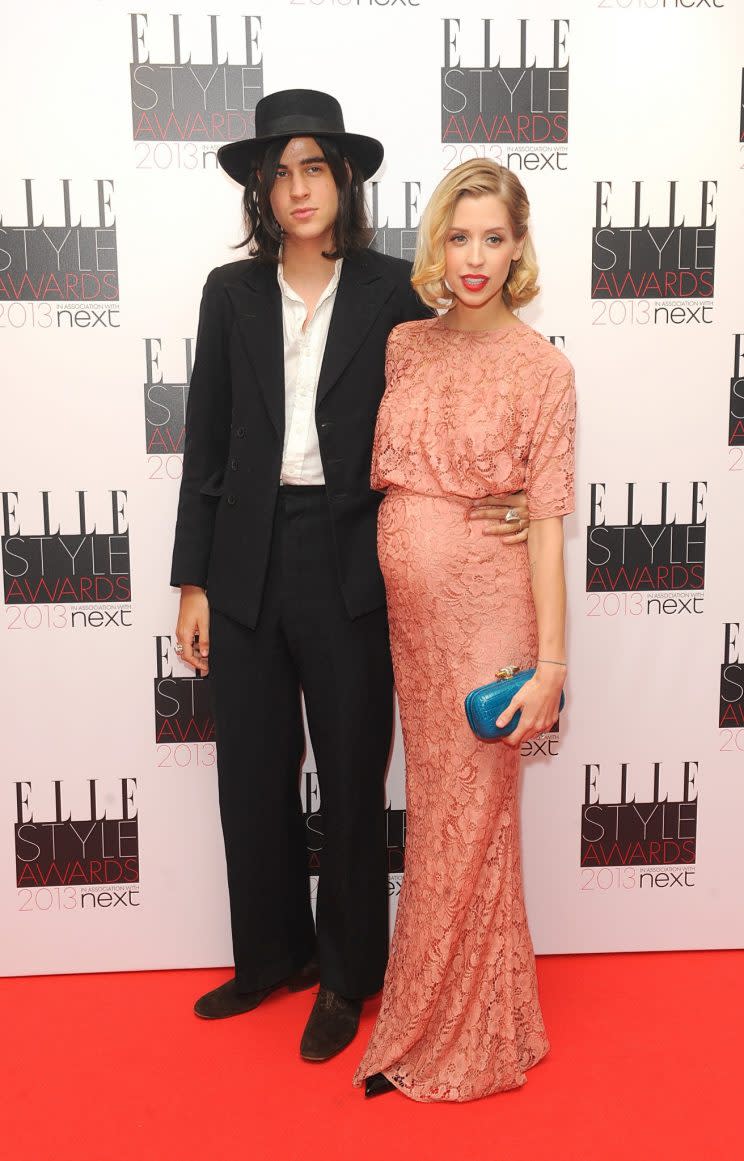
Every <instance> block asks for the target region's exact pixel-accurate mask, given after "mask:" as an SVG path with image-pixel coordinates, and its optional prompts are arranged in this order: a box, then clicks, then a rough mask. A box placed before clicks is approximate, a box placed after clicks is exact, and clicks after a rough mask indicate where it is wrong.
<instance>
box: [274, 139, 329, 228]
mask: <svg viewBox="0 0 744 1161" xmlns="http://www.w3.org/2000/svg"><path fill="white" fill-rule="evenodd" d="M269 201H270V202H271V208H272V210H273V211H274V217H275V218H276V220H277V222H278V223H279V225H280V226H281V228H282V230H283V231H284V234H285V236H286V237H287V238H290V239H292V240H293V241H296V242H312V241H317V240H319V239H328V238H329V236H331V233H332V230H333V223H334V222H335V221H336V215H337V214H338V190H337V189H336V182H335V181H334V179H333V174H332V173H331V169H330V166H329V165H328V162H327V161H326V159H325V157H324V156H323V151H322V149H321V148H320V146H319V145H318V143H317V141H316V140H315V139H314V138H313V137H293V138H292V140H291V141H289V142H288V143H287V145H286V148H285V149H284V152H283V153H282V156H281V159H280V162H279V166H278V168H277V171H276V179H275V181H274V186H273V188H272V190H271V194H270V195H269Z"/></svg>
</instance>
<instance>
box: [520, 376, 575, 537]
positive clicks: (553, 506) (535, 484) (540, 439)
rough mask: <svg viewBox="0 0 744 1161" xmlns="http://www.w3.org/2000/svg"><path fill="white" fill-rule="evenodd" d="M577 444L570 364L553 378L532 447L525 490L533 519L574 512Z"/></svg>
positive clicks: (544, 398) (573, 389)
mask: <svg viewBox="0 0 744 1161" xmlns="http://www.w3.org/2000/svg"><path fill="white" fill-rule="evenodd" d="M575 443H576V389H575V384H574V372H573V367H571V366H570V364H567V365H566V366H565V367H561V368H559V369H556V370H554V371H553V372H552V373H551V375H550V378H549V380H548V385H547V387H546V389H545V393H544V395H543V397H542V401H541V403H540V412H539V415H538V417H537V423H536V425H535V430H534V432H533V435H532V441H531V443H530V450H529V454H528V457H527V472H526V477H525V485H524V487H525V492H526V493H527V506H528V509H529V513H530V517H531V519H533V520H544V519H546V518H547V517H549V516H565V515H567V514H568V513H569V512H573V510H574V473H575Z"/></svg>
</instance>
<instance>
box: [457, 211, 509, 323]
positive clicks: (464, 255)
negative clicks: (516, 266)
mask: <svg viewBox="0 0 744 1161" xmlns="http://www.w3.org/2000/svg"><path fill="white" fill-rule="evenodd" d="M523 247H524V239H523V238H519V239H518V238H515V237H514V234H513V233H512V227H511V223H510V221H509V214H508V212H507V209H506V205H505V203H504V202H503V201H502V200H501V198H498V197H496V196H495V195H494V194H483V196H481V197H473V196H471V195H470V194H463V196H462V197H461V198H460V199H459V201H458V202H457V203H456V205H455V212H454V214H453V216H452V225H451V226H450V228H449V230H448V231H447V237H446V240H445V246H444V250H445V277H446V279H447V283H448V285H449V286H450V287H451V289H452V293H453V294H454V295H455V297H456V299H457V300H458V302H460V303H461V304H462V305H463V306H465V307H478V308H481V307H484V306H486V305H487V304H488V303H490V302H492V301H493V300H494V299H495V298H496V297H497V296H498V297H500V295H501V291H502V288H503V286H504V283H505V282H506V279H507V277H508V275H509V266H510V264H511V262H512V261H516V260H517V259H519V258H521V256H522V249H523Z"/></svg>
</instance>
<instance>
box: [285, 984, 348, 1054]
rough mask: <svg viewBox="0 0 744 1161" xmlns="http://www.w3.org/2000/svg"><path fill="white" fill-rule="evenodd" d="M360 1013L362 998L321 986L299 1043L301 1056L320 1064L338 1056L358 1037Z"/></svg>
mask: <svg viewBox="0 0 744 1161" xmlns="http://www.w3.org/2000/svg"><path fill="white" fill-rule="evenodd" d="M361 1012H362V1001H361V1000H347V999H346V997H345V996H339V994H338V992H332V991H331V990H330V988H323V987H321V988H320V991H319V992H318V995H317V997H316V1000H315V1003H314V1004H313V1010H312V1012H311V1013H310V1019H309V1020H308V1022H307V1024H306V1026H305V1031H304V1033H303V1036H302V1041H301V1043H300V1056H301V1057H302V1059H303V1060H307V1061H309V1062H311V1063H313V1064H319V1063H320V1062H321V1061H323V1060H330V1059H331V1057H332V1056H337V1055H338V1053H339V1052H341V1051H342V1050H343V1049H344V1048H346V1046H347V1044H351V1042H352V1040H353V1039H354V1037H355V1036H356V1034H357V1029H358V1028H359V1017H360V1015H361Z"/></svg>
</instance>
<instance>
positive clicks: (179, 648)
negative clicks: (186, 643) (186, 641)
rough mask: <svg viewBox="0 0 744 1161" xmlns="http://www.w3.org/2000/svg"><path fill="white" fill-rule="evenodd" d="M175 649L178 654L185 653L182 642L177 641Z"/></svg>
mask: <svg viewBox="0 0 744 1161" xmlns="http://www.w3.org/2000/svg"><path fill="white" fill-rule="evenodd" d="M173 648H174V649H175V651H176V653H183V645H182V644H181V642H180V641H176V643H175V645H174V646H173Z"/></svg>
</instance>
